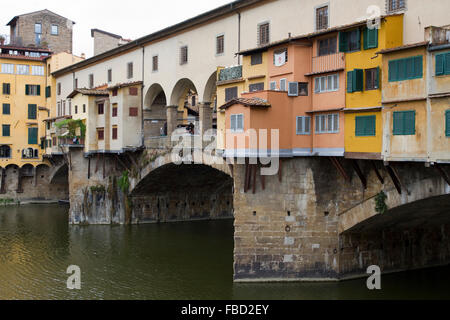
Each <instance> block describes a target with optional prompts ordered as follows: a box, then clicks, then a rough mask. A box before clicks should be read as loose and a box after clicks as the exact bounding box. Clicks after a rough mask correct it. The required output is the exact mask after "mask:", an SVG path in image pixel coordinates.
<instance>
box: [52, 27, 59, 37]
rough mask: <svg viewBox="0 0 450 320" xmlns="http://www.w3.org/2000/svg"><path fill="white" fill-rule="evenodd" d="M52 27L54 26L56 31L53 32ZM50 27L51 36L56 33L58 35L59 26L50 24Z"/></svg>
mask: <svg viewBox="0 0 450 320" xmlns="http://www.w3.org/2000/svg"><path fill="white" fill-rule="evenodd" d="M54 27H56V33H55V32H53V28H54ZM50 28H51V30H50V33H51V35H52V36H57V35H59V26H58V25H57V24H52V26H51V27H50Z"/></svg>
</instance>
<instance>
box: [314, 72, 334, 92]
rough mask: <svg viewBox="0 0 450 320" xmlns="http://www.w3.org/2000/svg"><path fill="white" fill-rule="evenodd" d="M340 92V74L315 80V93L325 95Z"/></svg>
mask: <svg viewBox="0 0 450 320" xmlns="http://www.w3.org/2000/svg"><path fill="white" fill-rule="evenodd" d="M337 90H339V74H337V73H336V74H332V75H329V76H323V77H316V78H314V92H315V93H324V92H332V91H337Z"/></svg>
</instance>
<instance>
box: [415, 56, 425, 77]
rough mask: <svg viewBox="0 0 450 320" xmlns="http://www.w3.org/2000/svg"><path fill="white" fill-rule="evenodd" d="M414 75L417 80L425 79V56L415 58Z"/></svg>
mask: <svg viewBox="0 0 450 320" xmlns="http://www.w3.org/2000/svg"><path fill="white" fill-rule="evenodd" d="M413 59H414V75H415V78H422V77H423V56H418V57H414V58H413Z"/></svg>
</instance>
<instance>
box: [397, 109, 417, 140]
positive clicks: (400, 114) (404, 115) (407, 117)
mask: <svg viewBox="0 0 450 320" xmlns="http://www.w3.org/2000/svg"><path fill="white" fill-rule="evenodd" d="M415 134H416V112H415V111H414V110H412V111H397V112H394V135H415Z"/></svg>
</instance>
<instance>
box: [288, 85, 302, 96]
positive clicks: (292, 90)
mask: <svg viewBox="0 0 450 320" xmlns="http://www.w3.org/2000/svg"><path fill="white" fill-rule="evenodd" d="M298 90H299V83H298V82H289V85H288V96H289V97H298Z"/></svg>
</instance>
